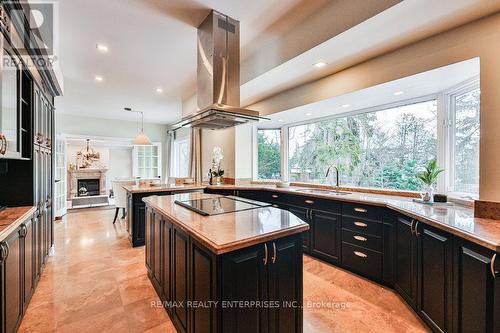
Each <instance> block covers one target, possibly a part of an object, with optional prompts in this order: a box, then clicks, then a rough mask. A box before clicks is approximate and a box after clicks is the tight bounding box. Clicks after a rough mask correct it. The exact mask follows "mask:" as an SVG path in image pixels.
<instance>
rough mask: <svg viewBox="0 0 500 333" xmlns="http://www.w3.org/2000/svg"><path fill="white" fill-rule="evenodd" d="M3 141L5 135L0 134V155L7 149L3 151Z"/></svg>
mask: <svg viewBox="0 0 500 333" xmlns="http://www.w3.org/2000/svg"><path fill="white" fill-rule="evenodd" d="M4 140H5V135H3V134H2V133H0V155H5V152H6V151H7V149H5V150H4V147H5V143H4Z"/></svg>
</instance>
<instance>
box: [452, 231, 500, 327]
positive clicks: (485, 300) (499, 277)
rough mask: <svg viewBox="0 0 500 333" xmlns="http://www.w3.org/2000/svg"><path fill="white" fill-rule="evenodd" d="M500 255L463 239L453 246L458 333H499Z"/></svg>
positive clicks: (454, 296)
mask: <svg viewBox="0 0 500 333" xmlns="http://www.w3.org/2000/svg"><path fill="white" fill-rule="evenodd" d="M495 256H496V259H497V260H498V259H500V258H499V256H500V255H499V254H497V253H495V252H493V251H490V250H487V249H484V248H482V247H480V246H477V245H475V244H472V243H470V242H467V241H465V240H462V239H456V240H455V244H454V269H455V272H454V278H453V290H454V295H453V298H454V300H453V311H454V316H453V317H454V331H455V332H491V333H493V332H495V333H496V332H500V268H499V266H498V263H497V264H496V265H495V262H494V261H493V258H495Z"/></svg>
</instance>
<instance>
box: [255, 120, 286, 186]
mask: <svg viewBox="0 0 500 333" xmlns="http://www.w3.org/2000/svg"><path fill="white" fill-rule="evenodd" d="M259 130H263V131H266V130H267V131H280V140H281V142H280V172H281V179H261V178H259V145H258V131H259ZM287 139H288V136H287ZM284 145H285V138H284V136H283V127H259V126H253V128H252V181H256V182H276V181H281V180H282V179H284V177H285V174H284V172H285V169H284V167H285V165H284V163H283V162H284V161H283V153H284V151H283V147H284ZM286 177H288V175H286Z"/></svg>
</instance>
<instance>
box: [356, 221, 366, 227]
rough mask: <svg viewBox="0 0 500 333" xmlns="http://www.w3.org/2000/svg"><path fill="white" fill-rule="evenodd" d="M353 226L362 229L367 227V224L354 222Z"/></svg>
mask: <svg viewBox="0 0 500 333" xmlns="http://www.w3.org/2000/svg"><path fill="white" fill-rule="evenodd" d="M354 225H356V226H358V227H362V228H366V227H368V224H366V223H364V222H360V221H356V222H354Z"/></svg>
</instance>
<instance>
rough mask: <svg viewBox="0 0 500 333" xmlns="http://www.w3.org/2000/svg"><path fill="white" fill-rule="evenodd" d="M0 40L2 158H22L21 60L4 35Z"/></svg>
mask: <svg viewBox="0 0 500 333" xmlns="http://www.w3.org/2000/svg"><path fill="white" fill-rule="evenodd" d="M0 39H1V42H0V45H1V48H2V52H1V59H0V85H1V95H0V99H1V103H0V105H1V109H0V158H20V157H21V147H20V126H19V121H20V112H19V106H20V96H19V90H20V68H19V60H18V59H17V57H16V55H15V54H14V51H13V50H12V49H11V48H10V46H9V43H8V42H7V40H6V39H5V38H4V36H3V34H0Z"/></svg>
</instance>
